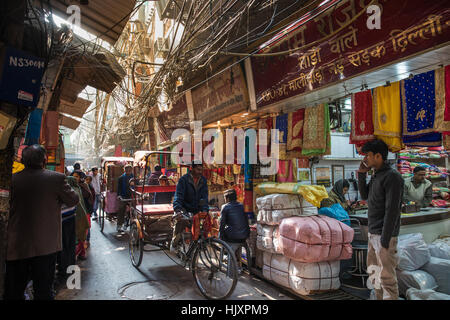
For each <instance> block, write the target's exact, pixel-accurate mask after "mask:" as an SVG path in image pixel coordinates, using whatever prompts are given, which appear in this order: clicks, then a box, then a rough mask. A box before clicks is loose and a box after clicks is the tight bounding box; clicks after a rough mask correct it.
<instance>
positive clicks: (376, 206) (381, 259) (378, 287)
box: [358, 140, 404, 300]
mask: <svg viewBox="0 0 450 320" xmlns="http://www.w3.org/2000/svg"><path fill="white" fill-rule="evenodd" d="M362 153H364V154H365V157H364V160H363V161H362V162H361V165H360V167H359V170H358V187H359V192H360V194H361V197H362V198H363V199H364V200H366V199H367V200H368V207H369V210H368V214H367V215H368V228H369V234H368V238H369V243H368V252H367V266H368V273H369V274H370V272H371V271H372V270H374V271H375V274H374V275H373V276H371V277H369V280H368V281H371V282H372V284H373V287H374V288H375V294H376V298H377V300H397V299H398V284H397V275H396V272H395V268H396V267H397V264H398V258H397V237H398V234H399V231H400V211H401V206H402V198H403V187H404V181H403V178H402V176H401V175H400V173H399V172H397V171H396V170H394V169H392V168H391V167H390V166H389V165H388V163H387V156H388V146H387V145H386V143H384V142H383V141H382V140H373V141H369V142H367V143H366V144H365V145H364V146H363V147H362ZM370 169H374V171H375V173H374V174H373V175H372V177H371V179H370V182H369V184H367V182H366V178H367V172H368V171H369V170H370Z"/></svg>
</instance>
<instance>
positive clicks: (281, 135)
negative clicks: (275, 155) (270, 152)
mask: <svg viewBox="0 0 450 320" xmlns="http://www.w3.org/2000/svg"><path fill="white" fill-rule="evenodd" d="M275 121H276V124H275V128H276V129H278V130H279V132H278V142H279V144H280V146H279V152H280V156H279V157H280V159H283V160H284V159H286V144H287V134H288V114H287V113H285V114H282V115H279V116H277V117H276V119H275Z"/></svg>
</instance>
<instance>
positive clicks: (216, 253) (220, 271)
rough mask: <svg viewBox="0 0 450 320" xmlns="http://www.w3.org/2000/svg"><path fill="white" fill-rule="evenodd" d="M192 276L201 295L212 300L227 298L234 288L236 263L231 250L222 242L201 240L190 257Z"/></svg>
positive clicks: (213, 239) (236, 278) (210, 239)
mask: <svg viewBox="0 0 450 320" xmlns="http://www.w3.org/2000/svg"><path fill="white" fill-rule="evenodd" d="M191 269H192V274H193V275H194V279H195V283H196V284H197V287H198V288H199V290H200V292H201V294H202V295H203V296H204V297H205V298H207V299H212V300H220V299H226V298H228V297H229V296H230V295H231V294H232V293H233V291H234V288H235V287H236V284H237V280H238V275H237V262H236V257H235V255H234V252H233V250H232V249H231V248H230V246H229V245H228V244H227V243H225V242H224V241H222V240H219V239H215V238H208V239H206V240H201V241H199V242H198V244H197V248H196V250H195V252H194V255H193V257H192V267H191Z"/></svg>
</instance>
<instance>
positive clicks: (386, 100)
mask: <svg viewBox="0 0 450 320" xmlns="http://www.w3.org/2000/svg"><path fill="white" fill-rule="evenodd" d="M373 101H374V104H373V126H374V134H375V136H376V137H377V138H379V139H381V140H383V141H384V142H385V143H386V144H387V145H388V146H389V150H390V151H392V152H397V151H400V150H401V149H402V148H403V142H402V114H401V104H400V82H399V81H397V82H394V83H392V84H391V85H390V86H387V87H384V86H383V87H378V88H375V89H374V95H373Z"/></svg>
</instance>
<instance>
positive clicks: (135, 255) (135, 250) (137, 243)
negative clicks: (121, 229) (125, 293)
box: [128, 222, 144, 268]
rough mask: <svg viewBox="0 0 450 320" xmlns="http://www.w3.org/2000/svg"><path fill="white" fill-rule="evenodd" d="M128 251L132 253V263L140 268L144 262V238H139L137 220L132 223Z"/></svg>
mask: <svg viewBox="0 0 450 320" xmlns="http://www.w3.org/2000/svg"><path fill="white" fill-rule="evenodd" d="M128 253H129V254H130V259H131V263H132V264H133V266H134V267H136V268H138V267H139V266H140V265H141V263H142V257H143V255H144V243H143V241H142V239H139V231H138V227H137V224H136V223H135V222H133V223H132V225H131V229H130V235H129V241H128Z"/></svg>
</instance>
